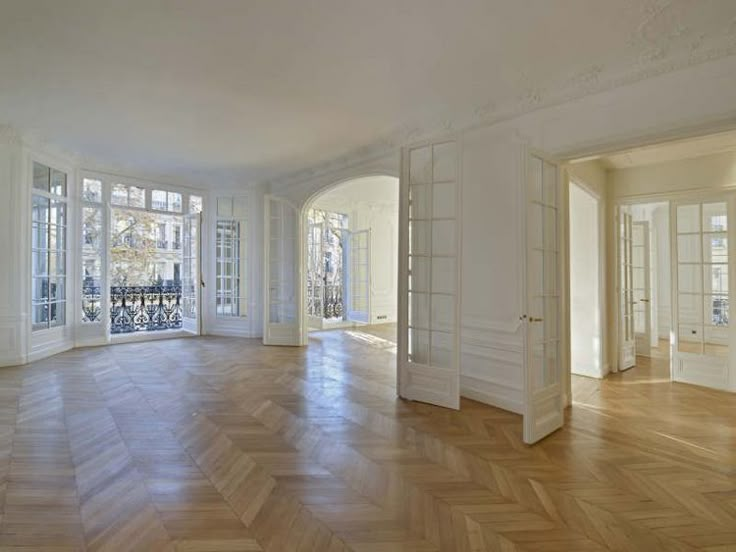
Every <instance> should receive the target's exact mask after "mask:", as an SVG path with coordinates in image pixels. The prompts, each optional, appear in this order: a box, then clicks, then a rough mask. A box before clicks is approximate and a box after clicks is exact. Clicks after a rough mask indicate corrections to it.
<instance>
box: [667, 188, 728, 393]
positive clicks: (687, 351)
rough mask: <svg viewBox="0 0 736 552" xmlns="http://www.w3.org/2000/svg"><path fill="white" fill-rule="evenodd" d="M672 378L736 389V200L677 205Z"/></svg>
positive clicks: (674, 212) (674, 215)
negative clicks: (734, 318) (733, 313)
mask: <svg viewBox="0 0 736 552" xmlns="http://www.w3.org/2000/svg"><path fill="white" fill-rule="evenodd" d="M671 217H672V223H671V236H672V275H673V286H672V302H673V303H672V304H673V328H674V331H673V332H672V341H673V342H672V348H671V349H672V359H671V362H672V367H671V370H672V377H673V379H674V380H675V381H683V382H687V383H694V384H697V385H704V386H708V387H715V388H719V389H734V388H735V387H736V375H735V374H734V369H733V366H734V359H733V357H734V351H733V347H731V346H730V344H731V343H734V342H736V341H735V339H736V335H735V334H734V328H733V325H732V324H731V323H730V318H729V315H730V309H729V306H730V298H731V289H733V285H734V275H733V274H732V272H733V271H732V270H730V259H731V258H733V255H734V240H733V229H732V228H731V222H732V221H733V217H734V200H733V197H731V196H726V197H723V198H721V199H713V200H709V201H707V202H695V201H681V202H675V203H673V204H672V206H671Z"/></svg>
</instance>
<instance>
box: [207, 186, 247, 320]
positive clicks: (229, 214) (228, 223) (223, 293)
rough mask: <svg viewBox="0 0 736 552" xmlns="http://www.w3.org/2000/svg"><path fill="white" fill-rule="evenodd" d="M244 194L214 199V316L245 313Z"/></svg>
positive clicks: (244, 314)
mask: <svg viewBox="0 0 736 552" xmlns="http://www.w3.org/2000/svg"><path fill="white" fill-rule="evenodd" d="M247 207H248V205H247V202H246V200H245V199H244V198H236V197H220V198H218V199H217V220H216V223H215V249H216V251H215V253H216V255H215V263H216V264H215V275H216V282H215V312H216V314H217V316H240V317H245V316H247V314H248V304H247V300H246V285H247V279H246V270H245V266H246V265H245V253H246V243H247V241H246V232H245V229H246V211H247Z"/></svg>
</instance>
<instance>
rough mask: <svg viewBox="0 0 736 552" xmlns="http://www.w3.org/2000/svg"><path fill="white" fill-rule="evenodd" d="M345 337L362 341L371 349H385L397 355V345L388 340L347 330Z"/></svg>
mask: <svg viewBox="0 0 736 552" xmlns="http://www.w3.org/2000/svg"><path fill="white" fill-rule="evenodd" d="M345 335H347V336H349V337H350V338H352V339H354V340H356V341H360V342H361V343H364V344H366V345H370V346H371V347H374V348H376V349H383V350H385V351H388V352H391V353H394V354H396V343H395V342H393V341H390V340H388V339H383V338H382V337H378V336H376V335H372V334H368V333H365V332H361V331H356V330H347V331H346V332H345Z"/></svg>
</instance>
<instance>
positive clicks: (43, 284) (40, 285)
mask: <svg viewBox="0 0 736 552" xmlns="http://www.w3.org/2000/svg"><path fill="white" fill-rule="evenodd" d="M48 298H49V279H48V278H33V281H32V283H31V299H32V300H33V301H46V300H48Z"/></svg>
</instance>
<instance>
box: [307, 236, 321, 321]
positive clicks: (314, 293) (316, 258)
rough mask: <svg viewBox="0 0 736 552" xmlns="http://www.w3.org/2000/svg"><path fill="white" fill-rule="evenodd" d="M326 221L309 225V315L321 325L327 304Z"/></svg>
mask: <svg viewBox="0 0 736 552" xmlns="http://www.w3.org/2000/svg"><path fill="white" fill-rule="evenodd" d="M324 231H325V230H324V223H322V222H310V223H309V224H308V226H307V316H308V317H309V320H310V324H312V323H314V324H315V325H317V327H321V324H322V319H323V318H324V306H325V297H324V295H325V253H324Z"/></svg>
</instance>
